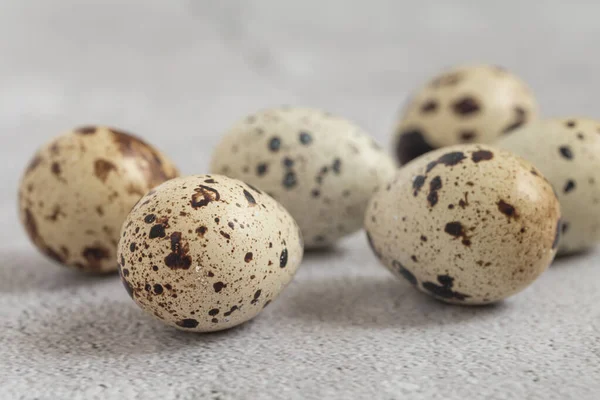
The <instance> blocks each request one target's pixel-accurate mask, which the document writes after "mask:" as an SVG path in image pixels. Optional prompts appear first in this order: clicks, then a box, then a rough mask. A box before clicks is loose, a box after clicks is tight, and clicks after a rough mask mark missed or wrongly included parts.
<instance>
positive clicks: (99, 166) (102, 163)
mask: <svg viewBox="0 0 600 400" xmlns="http://www.w3.org/2000/svg"><path fill="white" fill-rule="evenodd" d="M116 170H117V166H116V165H115V164H113V163H112V162H110V161H108V160H103V159H101V158H99V159H97V160H96V161H95V162H94V175H96V177H97V178H98V179H100V180H101V181H102V182H106V179H108V174H109V173H110V172H111V171H116Z"/></svg>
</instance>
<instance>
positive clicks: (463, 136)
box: [458, 129, 477, 143]
mask: <svg viewBox="0 0 600 400" xmlns="http://www.w3.org/2000/svg"><path fill="white" fill-rule="evenodd" d="M458 137H459V139H460V141H461V142H465V143H466V142H472V141H473V140H474V139H475V138H476V137H477V132H475V131H474V130H469V129H465V130H462V131H460V132H459V134H458Z"/></svg>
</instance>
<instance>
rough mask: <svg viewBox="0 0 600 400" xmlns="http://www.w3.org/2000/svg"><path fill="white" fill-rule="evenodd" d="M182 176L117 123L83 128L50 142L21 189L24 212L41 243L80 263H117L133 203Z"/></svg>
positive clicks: (88, 266)
mask: <svg viewBox="0 0 600 400" xmlns="http://www.w3.org/2000/svg"><path fill="white" fill-rule="evenodd" d="M177 175H178V171H177V169H176V168H175V166H174V165H173V163H172V162H171V161H169V160H168V159H167V158H166V157H165V156H164V155H162V154H161V153H160V152H159V151H158V150H156V149H155V148H154V147H152V146H150V145H149V144H147V143H145V142H143V141H142V140H141V139H139V138H136V137H134V136H132V135H130V134H128V133H125V132H122V131H120V130H117V129H115V128H108V127H101V126H86V127H81V128H78V129H75V130H72V131H69V132H66V133H64V134H62V135H61V136H58V137H57V138H55V139H53V140H52V141H50V142H49V143H48V144H46V145H45V146H43V147H42V148H41V149H40V150H39V151H38V152H37V153H36V154H35V156H34V157H33V159H32V160H31V162H30V163H29V165H28V167H27V169H26V171H25V174H24V176H23V177H22V179H21V183H20V188H19V211H20V218H21V221H22V223H23V225H24V226H25V228H26V231H27V234H28V236H29V238H30V239H31V241H32V242H33V243H34V244H35V245H36V247H37V248H38V249H39V250H40V251H41V252H42V253H44V254H46V255H47V256H48V257H50V258H51V259H53V260H55V261H57V262H59V263H60V264H62V265H65V266H69V267H74V268H76V269H80V270H84V271H88V272H95V273H105V272H111V271H116V269H117V258H116V254H117V243H118V240H119V231H120V229H121V225H122V224H123V221H124V220H125V217H126V216H127V214H128V213H129V211H130V210H131V208H132V207H133V205H134V204H135V203H136V202H137V201H138V200H139V199H140V198H141V197H142V196H143V195H144V193H146V192H147V191H148V190H150V189H151V188H153V187H155V186H157V185H158V184H160V183H162V182H164V181H165V180H167V179H171V178H173V177H175V176H177Z"/></svg>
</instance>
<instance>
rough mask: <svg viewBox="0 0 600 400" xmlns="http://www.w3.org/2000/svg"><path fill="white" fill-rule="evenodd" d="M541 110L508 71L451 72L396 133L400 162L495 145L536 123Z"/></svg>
mask: <svg viewBox="0 0 600 400" xmlns="http://www.w3.org/2000/svg"><path fill="white" fill-rule="evenodd" d="M537 114H538V106H537V103H536V100H535V98H534V97H533V94H532V93H531V92H530V90H529V88H528V87H527V86H526V85H525V83H524V82H523V81H521V80H520V79H519V78H517V77H516V76H515V75H513V74H511V73H510V72H508V71H506V70H505V69H503V68H500V67H496V66H490V65H468V66H461V67H456V68H453V69H450V70H448V71H446V72H444V73H442V74H441V75H439V76H437V77H435V78H434V79H433V80H431V81H430V82H428V83H427V84H426V85H425V86H423V87H422V88H421V89H419V90H418V91H417V92H416V93H415V94H414V96H413V97H412V98H411V99H410V100H409V104H408V105H407V107H406V109H405V110H404V112H403V115H402V117H401V119H400V121H399V122H398V124H397V126H396V130H395V135H394V140H393V147H394V149H395V152H396V157H397V159H398V161H399V162H400V163H402V164H406V163H407V162H409V161H410V160H412V159H414V158H416V157H418V156H420V155H422V154H424V153H427V152H428V151H431V150H433V149H437V148H440V147H444V146H450V145H454V144H460V143H474V142H476V143H492V142H493V141H494V140H496V138H497V137H498V136H502V135H505V134H508V133H510V132H512V131H513V130H514V129H516V128H518V127H520V126H522V125H524V124H526V123H527V122H529V121H531V120H532V119H534V118H536V116H537Z"/></svg>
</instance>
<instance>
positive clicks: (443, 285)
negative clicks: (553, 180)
mask: <svg viewBox="0 0 600 400" xmlns="http://www.w3.org/2000/svg"><path fill="white" fill-rule="evenodd" d="M365 228H366V230H367V237H368V239H369V242H370V244H371V247H372V249H373V251H374V252H375V254H376V255H377V256H378V257H379V258H380V260H381V261H382V263H383V264H384V265H385V266H386V267H388V269H390V270H391V271H392V272H393V273H394V274H396V275H397V276H401V277H403V278H405V279H406V280H408V281H409V282H410V283H411V284H412V285H414V286H416V287H417V288H418V289H420V290H421V291H423V292H425V293H427V294H429V295H431V296H433V297H435V298H437V299H440V300H443V301H446V302H449V303H457V304H485V303H492V302H495V301H498V300H501V299H504V298H506V297H508V296H511V295H512V294H515V293H517V292H519V291H520V290H522V289H524V288H525V287H527V286H528V285H529V284H531V283H532V282H533V281H534V280H535V279H536V278H537V277H538V276H539V275H540V274H541V273H542V272H543V271H544V270H545V269H546V268H547V267H548V265H549V264H550V263H551V261H552V259H553V258H554V255H555V253H556V247H557V243H558V237H559V234H560V207H559V203H558V200H557V199H556V196H555V195H554V192H553V190H552V186H551V185H550V184H549V183H548V182H547V181H546V179H545V178H544V177H543V176H542V174H541V173H540V172H539V171H538V170H537V169H535V168H534V167H533V166H531V165H530V164H529V163H528V162H527V161H525V160H523V159H521V158H519V157H517V156H514V155H512V154H511V153H509V152H507V151H504V150H498V149H495V148H493V147H490V146H487V145H474V144H469V145H455V146H450V147H447V148H444V149H438V150H435V151H433V152H431V153H428V154H426V155H424V156H421V157H419V158H417V159H416V160H414V161H412V162H411V163H409V164H408V165H406V166H405V167H404V168H402V169H401V170H400V171H399V173H398V174H397V176H396V178H395V179H394V180H393V181H392V183H391V184H390V185H388V186H387V187H384V188H383V189H380V190H379V191H378V192H377V193H376V194H375V195H373V198H372V199H371V201H370V203H369V207H368V209H367V213H366V216H365Z"/></svg>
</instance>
